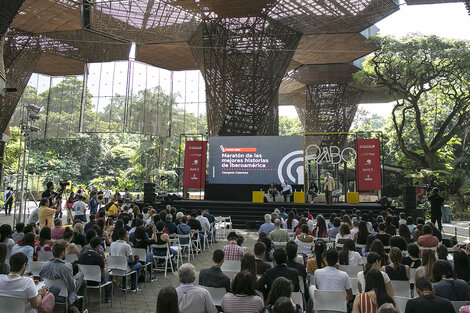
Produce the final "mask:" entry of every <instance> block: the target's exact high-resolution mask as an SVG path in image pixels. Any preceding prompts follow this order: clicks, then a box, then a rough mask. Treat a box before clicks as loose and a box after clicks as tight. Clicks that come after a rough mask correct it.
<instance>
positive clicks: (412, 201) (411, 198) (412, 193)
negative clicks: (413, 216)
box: [405, 186, 416, 209]
mask: <svg viewBox="0 0 470 313" xmlns="http://www.w3.org/2000/svg"><path fill="white" fill-rule="evenodd" d="M405 208H407V209H416V187H415V186H406V189H405Z"/></svg>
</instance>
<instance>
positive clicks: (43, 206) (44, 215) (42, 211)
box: [38, 198, 59, 229]
mask: <svg viewBox="0 0 470 313" xmlns="http://www.w3.org/2000/svg"><path fill="white" fill-rule="evenodd" d="M49 203H50V202H49V200H48V198H42V199H41V202H39V209H38V217H39V228H41V229H42V228H43V227H45V226H48V227H52V226H53V225H54V214H56V213H57V212H59V209H56V210H55V209H52V208H49V207H48V206H47V205H48V204H49Z"/></svg>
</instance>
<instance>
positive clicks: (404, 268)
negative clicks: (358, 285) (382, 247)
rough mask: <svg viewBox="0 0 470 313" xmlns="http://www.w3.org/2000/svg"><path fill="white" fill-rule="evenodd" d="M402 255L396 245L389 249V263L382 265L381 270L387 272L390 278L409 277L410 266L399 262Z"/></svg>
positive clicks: (405, 278) (406, 278)
mask: <svg viewBox="0 0 470 313" xmlns="http://www.w3.org/2000/svg"><path fill="white" fill-rule="evenodd" d="M402 256H403V255H402V253H401V250H400V249H398V248H397V247H393V248H391V249H390V261H391V263H390V264H388V265H385V266H383V267H382V271H384V272H386V273H387V274H388V277H390V280H409V279H410V268H409V266H408V265H403V264H401V259H402Z"/></svg>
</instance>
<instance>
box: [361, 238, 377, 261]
mask: <svg viewBox="0 0 470 313" xmlns="http://www.w3.org/2000/svg"><path fill="white" fill-rule="evenodd" d="M374 240H375V237H374V236H372V235H369V236H367V239H366V247H365V249H364V251H363V253H362V255H363V256H367V254H368V253H369V251H370V246H371V245H372V243H373V242H374Z"/></svg>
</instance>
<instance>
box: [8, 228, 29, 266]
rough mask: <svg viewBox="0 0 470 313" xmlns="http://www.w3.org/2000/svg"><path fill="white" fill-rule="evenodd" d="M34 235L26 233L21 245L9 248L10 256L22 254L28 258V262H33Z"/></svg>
mask: <svg viewBox="0 0 470 313" xmlns="http://www.w3.org/2000/svg"><path fill="white" fill-rule="evenodd" d="M34 238H35V236H34V234H33V233H27V234H25V235H24V237H23V240H21V243H19V244H16V245H14V246H13V248H11V255H13V254H15V253H18V252H22V253H23V254H24V255H26V256H27V257H28V262H31V261H33V256H34Z"/></svg>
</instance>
